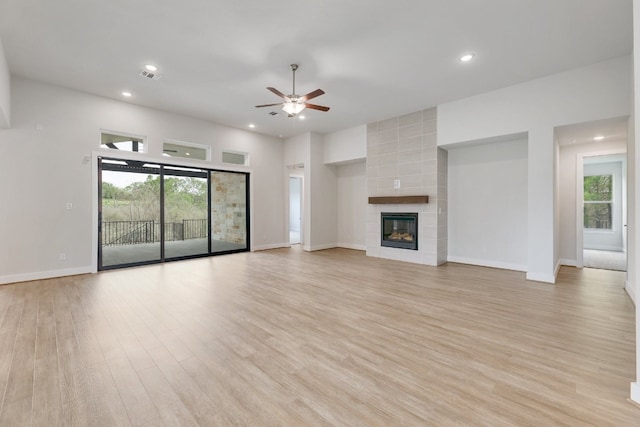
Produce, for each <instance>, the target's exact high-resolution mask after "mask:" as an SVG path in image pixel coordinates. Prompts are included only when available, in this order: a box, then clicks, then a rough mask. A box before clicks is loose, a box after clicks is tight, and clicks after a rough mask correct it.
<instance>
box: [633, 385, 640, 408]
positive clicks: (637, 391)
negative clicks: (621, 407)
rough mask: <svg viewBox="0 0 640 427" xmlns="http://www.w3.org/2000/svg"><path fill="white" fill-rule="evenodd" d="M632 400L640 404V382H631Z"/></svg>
mask: <svg viewBox="0 0 640 427" xmlns="http://www.w3.org/2000/svg"><path fill="white" fill-rule="evenodd" d="M631 400H633V401H634V402H636V403H637V404H640V382H635V383H631Z"/></svg>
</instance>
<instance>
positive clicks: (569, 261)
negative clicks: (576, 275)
mask: <svg viewBox="0 0 640 427" xmlns="http://www.w3.org/2000/svg"><path fill="white" fill-rule="evenodd" d="M558 263H559V264H560V265H566V266H567V267H577V266H578V261H577V260H575V259H565V258H562V259H561V260H560V261H558Z"/></svg>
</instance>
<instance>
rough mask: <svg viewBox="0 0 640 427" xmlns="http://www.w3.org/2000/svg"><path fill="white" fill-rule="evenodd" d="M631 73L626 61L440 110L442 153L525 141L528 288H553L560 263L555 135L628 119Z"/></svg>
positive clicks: (605, 63) (565, 75) (572, 71)
mask: <svg viewBox="0 0 640 427" xmlns="http://www.w3.org/2000/svg"><path fill="white" fill-rule="evenodd" d="M630 67H631V57H630V56H624V57H620V58H615V59H612V60H609V61H605V62H601V63H597V64H593V65H590V66H588V67H584V68H579V69H574V70H570V71H567V72H564V73H559V74H554V75H552V76H548V77H544V78H541V79H537V80H532V81H530V82H527V83H523V84H519V85H515V86H510V87H507V88H503V89H499V90H496V91H492V92H488V93H484V94H481V95H477V96H473V97H470V98H466V99H462V100H459V101H454V102H450V103H447V104H442V105H439V106H438V145H446V146H448V145H450V144H457V143H462V142H469V141H475V140H481V139H486V138H494V137H500V136H503V135H510V134H515V133H522V132H527V133H528V142H529V143H528V159H529V168H528V173H529V177H528V189H527V196H528V215H527V216H528V226H527V228H528V239H527V240H528V256H527V278H528V279H530V280H539V281H544V282H554V281H555V271H556V266H557V264H558V261H559V254H558V253H556V252H557V250H556V248H557V247H558V245H557V241H556V239H559V235H557V234H556V224H557V210H556V208H555V203H556V197H555V193H556V176H555V173H556V172H555V169H556V167H555V161H556V147H555V142H554V130H553V129H554V127H555V126H560V125H565V124H572V123H580V122H588V121H593V120H599V119H605V118H612V117H621V116H626V115H628V114H629V111H630V105H631V79H630V77H631V76H630V73H629V70H630Z"/></svg>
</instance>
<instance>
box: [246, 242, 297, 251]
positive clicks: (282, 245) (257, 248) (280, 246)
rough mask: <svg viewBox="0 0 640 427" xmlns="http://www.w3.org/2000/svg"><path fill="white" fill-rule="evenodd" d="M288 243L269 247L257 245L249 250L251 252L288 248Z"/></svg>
mask: <svg viewBox="0 0 640 427" xmlns="http://www.w3.org/2000/svg"><path fill="white" fill-rule="evenodd" d="M290 247H291V245H290V244H289V243H273V244H271V245H257V246H253V247H252V248H251V252H257V251H268V250H269V249H280V248H290Z"/></svg>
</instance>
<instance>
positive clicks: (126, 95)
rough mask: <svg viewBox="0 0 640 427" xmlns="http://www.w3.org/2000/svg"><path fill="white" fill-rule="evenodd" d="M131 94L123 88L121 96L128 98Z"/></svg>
mask: <svg viewBox="0 0 640 427" xmlns="http://www.w3.org/2000/svg"><path fill="white" fill-rule="evenodd" d="M132 95H133V94H132V93H131V92H129V91H128V90H123V91H122V96H124V97H125V98H129V97H131V96H132Z"/></svg>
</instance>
